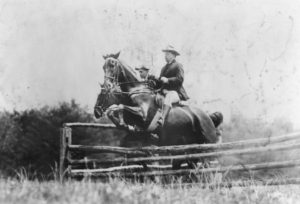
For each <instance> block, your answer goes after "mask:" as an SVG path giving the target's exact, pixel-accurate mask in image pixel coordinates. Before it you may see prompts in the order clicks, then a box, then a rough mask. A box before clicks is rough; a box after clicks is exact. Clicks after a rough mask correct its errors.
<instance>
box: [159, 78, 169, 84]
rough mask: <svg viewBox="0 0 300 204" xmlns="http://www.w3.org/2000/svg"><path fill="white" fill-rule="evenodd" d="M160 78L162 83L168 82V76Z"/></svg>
mask: <svg viewBox="0 0 300 204" xmlns="http://www.w3.org/2000/svg"><path fill="white" fill-rule="evenodd" d="M160 80H161V81H162V82H163V83H164V84H166V83H168V82H169V80H168V78H166V77H161V78H160Z"/></svg>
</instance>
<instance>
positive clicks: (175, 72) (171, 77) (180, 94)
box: [158, 45, 189, 125]
mask: <svg viewBox="0 0 300 204" xmlns="http://www.w3.org/2000/svg"><path fill="white" fill-rule="evenodd" d="M162 51H163V52H165V60H166V62H167V64H166V65H165V66H164V67H163V68H162V69H161V73H160V76H159V80H160V81H161V82H162V87H161V88H162V93H163V95H164V96H165V99H164V105H163V113H162V117H161V119H160V120H159V121H158V122H159V123H160V124H161V125H162V124H163V122H164V120H165V119H166V117H167V116H168V114H169V112H170V110H171V108H172V104H174V103H178V102H179V101H180V100H183V101H186V100H188V99H189V97H188V95H187V93H186V91H185V89H184V88H183V85H182V84H183V81H184V71H183V68H182V64H180V63H178V62H177V61H176V56H178V55H180V54H179V52H178V51H176V49H175V48H174V47H173V46H170V45H169V46H167V48H166V49H164V50H162Z"/></svg>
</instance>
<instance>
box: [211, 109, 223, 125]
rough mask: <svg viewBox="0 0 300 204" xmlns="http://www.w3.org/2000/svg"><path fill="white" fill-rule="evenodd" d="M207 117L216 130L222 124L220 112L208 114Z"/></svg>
mask: <svg viewBox="0 0 300 204" xmlns="http://www.w3.org/2000/svg"><path fill="white" fill-rule="evenodd" d="M209 117H210V118H211V120H212V121H213V123H214V125H215V127H216V128H217V127H218V126H219V125H220V124H221V123H222V122H223V114H222V113H220V112H214V113H212V114H210V115H209Z"/></svg>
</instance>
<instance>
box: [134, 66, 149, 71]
mask: <svg viewBox="0 0 300 204" xmlns="http://www.w3.org/2000/svg"><path fill="white" fill-rule="evenodd" d="M135 70H137V71H138V70H146V71H149V70H150V68H148V67H147V66H145V65H143V64H142V65H140V66H138V67H136V68H135Z"/></svg>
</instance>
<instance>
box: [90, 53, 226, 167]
mask: <svg viewBox="0 0 300 204" xmlns="http://www.w3.org/2000/svg"><path fill="white" fill-rule="evenodd" d="M118 56H119V54H117V55H108V56H105V57H104V59H105V63H104V65H103V70H104V73H105V76H104V84H103V85H101V92H100V94H99V95H98V98H97V101H96V104H95V107H94V115H95V117H96V118H99V117H100V116H102V115H103V113H104V112H105V111H107V115H108V117H109V118H110V119H111V120H112V122H113V123H114V124H116V126H118V127H121V128H125V129H128V130H129V131H131V132H143V133H146V134H148V135H153V134H154V135H158V145H160V146H169V145H186V144H203V143H216V142H218V139H219V138H220V137H219V135H218V134H217V132H218V131H217V128H216V126H217V125H219V124H216V121H217V123H220V121H218V120H220V119H219V118H217V120H213V119H214V118H211V117H210V116H209V115H208V114H207V113H205V112H204V111H203V110H201V109H200V108H198V107H194V106H187V105H179V104H178V105H175V106H173V107H172V109H171V110H170V112H169V114H168V116H167V118H166V119H165V122H164V124H163V125H162V126H161V127H156V126H155V125H154V127H156V128H155V129H154V130H153V121H154V119H155V118H156V116H157V115H159V110H160V109H161V104H160V103H157V100H156V98H157V97H156V96H157V93H156V92H157V90H155V89H153V87H151V86H149V84H148V83H147V82H144V81H141V80H140V79H139V76H138V75H137V74H136V73H135V72H134V70H133V69H132V68H131V67H129V66H128V65H126V64H125V63H123V62H122V61H121V60H119V59H118ZM215 119H216V118H215ZM150 126H152V129H151V128H149V127H150ZM149 129H151V130H149ZM181 163H182V162H173V168H174V169H178V168H180V165H181Z"/></svg>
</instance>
